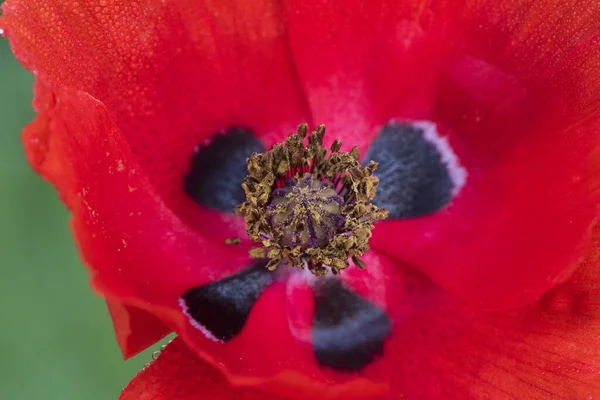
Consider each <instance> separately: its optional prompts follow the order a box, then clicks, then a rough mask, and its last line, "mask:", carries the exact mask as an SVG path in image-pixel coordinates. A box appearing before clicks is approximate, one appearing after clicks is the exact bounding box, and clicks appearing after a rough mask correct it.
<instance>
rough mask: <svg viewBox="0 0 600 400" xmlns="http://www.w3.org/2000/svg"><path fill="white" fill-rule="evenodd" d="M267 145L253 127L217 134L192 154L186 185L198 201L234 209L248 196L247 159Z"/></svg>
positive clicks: (224, 209)
mask: <svg viewBox="0 0 600 400" xmlns="http://www.w3.org/2000/svg"><path fill="white" fill-rule="evenodd" d="M264 150H265V148H264V146H263V144H262V143H261V142H260V140H259V139H258V138H257V137H256V136H254V134H253V133H252V131H250V130H249V129H246V128H240V127H232V128H228V129H226V130H225V131H224V132H223V133H221V134H216V135H215V136H214V137H213V138H212V140H211V142H210V143H209V144H208V145H206V146H199V148H198V149H197V151H196V152H195V153H194V155H193V156H192V160H191V163H190V170H189V173H188V174H187V175H186V176H185V177H184V179H183V189H184V190H185V192H186V193H187V194H188V195H190V196H191V197H192V198H193V199H194V200H196V202H198V203H199V204H201V205H203V206H205V207H208V208H212V209H214V210H217V211H221V212H228V213H233V209H234V208H235V207H236V206H238V205H239V204H241V203H242V202H244V200H245V199H246V196H245V195H244V190H243V189H242V182H243V181H244V178H245V177H246V175H247V174H248V167H247V165H248V164H247V161H246V159H247V158H248V157H250V156H251V155H252V153H254V152H257V153H261V152H264Z"/></svg>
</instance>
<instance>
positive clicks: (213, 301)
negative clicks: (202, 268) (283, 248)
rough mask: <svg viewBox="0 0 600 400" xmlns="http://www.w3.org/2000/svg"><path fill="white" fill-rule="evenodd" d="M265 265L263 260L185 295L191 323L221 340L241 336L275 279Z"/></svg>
mask: <svg viewBox="0 0 600 400" xmlns="http://www.w3.org/2000/svg"><path fill="white" fill-rule="evenodd" d="M265 266H266V262H265V261H262V260H261V261H258V262H257V263H255V264H254V265H253V266H251V267H249V268H248V269H246V270H244V271H242V272H240V273H238V274H236V275H232V276H230V277H227V278H225V279H222V280H220V281H216V282H211V283H209V284H207V285H204V286H199V287H196V288H193V289H190V290H188V291H187V292H185V294H184V295H183V296H182V297H181V302H182V303H181V305H182V307H183V309H184V311H185V312H186V314H187V315H188V317H189V318H191V319H192V324H193V325H195V326H196V327H198V328H200V329H201V330H206V331H208V332H209V333H210V335H212V336H213V337H214V338H215V339H218V340H221V341H227V340H230V339H232V338H233V337H234V336H236V335H237V334H239V333H240V332H241V330H242V328H243V327H244V324H245V323H246V320H247V319H248V316H249V315H250V310H251V309H252V307H253V306H254V303H256V300H257V299H258V296H259V295H260V294H261V293H262V291H263V290H264V289H265V288H266V287H267V286H268V285H269V284H271V283H272V282H273V280H274V277H275V274H274V273H273V272H271V271H269V270H268V269H267V268H265ZM198 325H199V326H198Z"/></svg>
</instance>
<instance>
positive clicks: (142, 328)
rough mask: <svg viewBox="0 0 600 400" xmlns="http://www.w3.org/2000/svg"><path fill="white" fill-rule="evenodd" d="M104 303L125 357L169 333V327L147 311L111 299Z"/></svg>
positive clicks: (132, 354)
mask: <svg viewBox="0 0 600 400" xmlns="http://www.w3.org/2000/svg"><path fill="white" fill-rule="evenodd" d="M106 305H107V306H108V312H109V313H110V316H111V318H112V321H113V325H114V327H115V332H116V334H117V342H118V343H119V346H120V347H121V352H122V353H123V357H124V358H126V359H127V358H129V357H133V356H135V355H136V354H137V353H139V352H140V351H142V350H144V349H146V348H147V347H149V346H151V345H153V344H154V343H156V342H158V341H159V340H160V339H162V338H163V337H165V336H166V335H168V334H169V333H171V329H169V328H168V327H167V326H166V325H165V324H164V323H163V322H162V321H161V320H159V319H158V318H156V317H155V316H154V315H152V314H150V313H149V312H147V311H144V310H142V309H139V308H137V307H132V306H128V305H125V304H120V303H118V302H116V301H111V300H107V302H106Z"/></svg>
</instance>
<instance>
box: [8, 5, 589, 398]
mask: <svg viewBox="0 0 600 400" xmlns="http://www.w3.org/2000/svg"><path fill="white" fill-rule="evenodd" d="M3 13H4V14H3V17H2V20H1V26H2V29H3V30H4V32H5V34H6V35H7V36H8V38H9V39H10V41H11V45H12V47H13V50H14V52H15V54H16V56H17V57H19V59H20V60H21V62H22V63H23V64H24V65H25V66H26V67H27V68H28V69H30V70H31V71H33V73H34V74H35V76H36V78H37V82H36V86H35V99H34V107H35V109H36V110H37V113H38V115H37V118H36V119H35V120H34V121H33V122H32V123H31V124H30V125H29V126H27V127H26V129H25V132H24V136H23V138H24V142H25V147H26V151H27V155H28V157H29V160H30V162H31V164H32V166H33V167H34V168H35V169H36V170H37V171H38V172H39V173H40V174H41V175H42V176H43V177H44V178H46V179H48V180H49V181H50V182H52V183H53V184H54V185H55V186H56V188H57V190H58V192H59V193H60V196H61V197H62V199H63V200H64V202H65V204H66V205H67V206H68V207H69V208H70V210H71V211H72V214H73V230H74V233H75V236H76V238H77V241H78V243H79V246H80V249H81V252H82V255H83V258H84V259H85V262H86V264H87V265H88V266H89V267H90V270H91V273H92V281H93V286H94V288H95V289H96V290H97V291H98V292H99V293H100V294H101V295H102V296H104V297H105V298H106V300H107V304H108V307H109V310H110V313H111V315H112V318H113V321H114V325H115V330H116V333H117V339H118V341H119V344H120V346H121V348H122V350H123V354H124V355H125V357H129V356H131V355H133V354H135V353H137V352H139V351H140V350H142V349H144V348H146V347H147V346H149V345H151V344H153V343H154V342H156V341H157V340H159V339H160V338H162V337H163V336H164V335H165V334H167V333H168V332H170V331H175V332H176V333H177V334H178V335H179V337H180V339H176V341H175V342H174V343H173V344H171V345H170V346H169V347H168V348H167V349H166V350H165V352H164V354H163V355H161V356H160V357H159V358H158V361H156V362H155V363H153V364H152V366H151V367H150V368H148V369H146V370H145V371H143V372H142V373H141V374H140V375H139V376H138V377H137V378H136V379H135V380H134V381H133V382H132V384H131V385H130V386H129V387H128V388H127V389H126V390H125V391H124V393H123V396H122V397H123V398H124V399H195V398H219V399H227V398H231V399H255V398H256V399H265V398H277V397H276V396H281V397H282V398H292V399H294V398H295V399H305V398H317V399H319V398H323V399H333V398H357V399H358V398H381V399H391V398H403V397H406V398H427V399H438V398H446V399H450V398H457V399H459V398H460V399H463V398H493V399H504V398H520V399H522V398H527V399H546V398H570V399H584V398H594V397H596V396H598V395H600V361H599V360H600V347H599V346H598V344H597V343H596V342H597V338H598V337H599V335H600V323H599V319H600V291H599V290H598V289H599V288H598V283H597V282H598V278H599V274H600V269H599V267H598V247H599V246H600V243H599V241H598V239H599V237H600V236H599V234H600V232H599V231H598V230H597V229H596V230H592V227H593V226H594V223H595V221H596V218H597V216H598V201H599V200H600V191H599V180H600V170H599V169H598V161H597V160H598V158H597V157H598V155H597V152H598V144H599V143H598V142H599V133H600V111H599V110H600V74H599V73H598V71H599V70H600V3H598V2H597V1H594V0H547V1H543V2H540V1H534V0H506V1H502V2H499V1H495V0H452V1H442V0H440V1H437V0H431V1H414V0H404V1H399V0H389V1H360V0H348V1H343V2H342V1H339V2H336V1H318V0H314V1H273V0H257V1H253V2H238V3H235V2H224V1H203V2H198V1H187V0H160V1H159V0H155V1H154V0H130V1H128V2H122V1H114V0H102V1H98V2H88V1H85V0H80V1H72V0H53V1H48V0H43V1H42V0H7V1H6V3H5V4H4V6H3ZM304 122H308V123H309V125H312V126H315V125H316V124H319V123H324V124H325V125H326V126H327V130H328V134H327V135H326V137H325V142H326V145H327V146H329V145H331V144H332V143H333V140H334V139H335V138H336V137H337V138H340V139H341V140H342V142H343V145H344V147H343V149H350V148H351V147H352V146H358V147H359V149H360V150H361V154H362V156H363V157H362V160H364V161H365V162H368V161H369V160H374V161H377V162H379V168H378V170H377V171H376V175H377V176H378V178H379V187H378V192H377V196H376V197H375V199H374V203H375V204H376V205H379V206H382V207H386V208H388V210H389V212H390V217H389V218H388V219H387V220H385V221H382V222H380V223H378V224H377V226H376V227H375V229H374V231H373V237H372V239H371V241H370V244H371V248H372V250H371V251H369V252H367V253H366V254H365V257H364V262H365V264H366V268H365V269H364V270H360V269H359V268H355V267H353V266H351V267H350V268H348V269H345V270H343V271H342V272H341V273H340V274H338V275H335V276H332V275H328V276H327V277H320V278H313V277H311V275H307V274H305V273H303V272H302V270H300V269H293V268H291V267H282V266H279V267H278V268H277V270H276V272H275V273H271V272H269V271H268V270H267V269H266V268H263V267H264V265H265V262H263V261H260V260H259V261H256V260H252V259H250V258H249V256H248V252H247V250H248V246H244V245H240V246H238V247H231V246H229V245H226V244H225V243H224V241H225V239H227V238H229V237H233V236H237V237H243V235H245V229H244V221H243V220H242V219H241V218H240V217H237V216H235V215H234V214H233V213H232V209H233V208H234V207H235V206H237V205H238V204H239V203H241V202H243V201H244V192H243V191H242V189H241V184H242V182H243V180H244V177H245V175H246V174H247V171H246V158H247V157H248V156H250V154H252V152H255V151H257V152H262V151H264V150H265V149H268V148H270V147H271V146H272V145H274V144H275V143H278V142H282V141H283V140H284V139H285V138H286V137H287V135H289V134H290V133H292V132H294V131H295V130H296V127H297V126H298V125H299V124H300V123H304ZM259 390H261V391H262V392H260V391H259ZM265 392H268V393H270V394H269V395H267V394H265ZM268 396H271V397H268Z"/></svg>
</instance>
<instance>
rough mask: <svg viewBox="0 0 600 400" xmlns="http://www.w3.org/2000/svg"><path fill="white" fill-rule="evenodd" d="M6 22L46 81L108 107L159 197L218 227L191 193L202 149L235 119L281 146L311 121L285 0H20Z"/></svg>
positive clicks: (25, 58)
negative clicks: (188, 182)
mask: <svg viewBox="0 0 600 400" xmlns="http://www.w3.org/2000/svg"><path fill="white" fill-rule="evenodd" d="M1 25H2V28H3V29H4V31H5V32H6V35H7V36H8V38H9V39H10V41H11V45H12V48H13V51H14V53H15V55H16V56H17V57H18V58H19V59H20V60H21V62H22V63H23V64H24V65H25V66H26V68H28V69H29V70H31V71H35V72H36V75H37V76H38V77H39V78H40V79H43V80H44V81H45V82H48V84H49V85H50V86H51V87H52V88H58V87H69V88H72V89H75V90H80V91H84V92H87V93H89V94H91V95H92V96H93V97H94V98H96V99H98V100H100V101H101V102H103V103H104V104H106V106H107V108H108V110H109V112H110V113H111V117H112V118H113V119H114V121H115V124H116V126H117V127H118V128H119V129H120V131H121V132H122V133H123V135H124V136H125V138H126V140H127V142H128V144H129V146H130V147H131V149H132V152H133V154H134V155H135V157H136V158H137V159H138V162H139V163H140V167H141V168H142V169H143V170H144V172H145V173H146V174H147V175H148V176H149V179H150V183H151V184H152V186H153V187H154V188H155V190H156V191H157V193H158V194H160V196H161V197H162V198H163V200H164V201H165V203H166V204H167V205H168V206H169V207H170V208H171V209H173V210H175V212H176V213H177V214H179V215H184V216H185V217H186V219H185V222H186V223H187V224H189V225H191V226H193V227H195V228H197V229H199V230H200V231H202V232H204V233H206V234H210V233H211V231H210V230H209V229H207V228H206V224H205V221H204V220H203V216H204V214H202V213H197V212H196V211H197V209H198V206H197V205H196V204H194V203H193V202H191V201H189V199H188V198H187V195H185V194H184V193H183V190H182V176H183V175H184V174H185V173H186V172H187V170H188V168H189V161H190V158H191V156H192V154H193V150H194V147H195V146H196V145H197V144H201V143H203V142H205V141H206V139H207V138H208V137H209V136H210V135H213V134H215V133H216V132H218V131H219V130H221V129H224V128H227V127H230V126H234V125H236V126H247V127H250V128H251V129H253V130H254V131H255V132H256V134H257V135H258V136H260V137H262V138H263V139H264V141H265V143H266V144H267V145H270V144H273V143H275V142H279V141H281V140H282V139H283V138H284V137H285V136H286V135H288V134H290V133H292V132H294V131H295V130H296V127H297V126H298V124H300V123H302V122H306V121H309V120H310V112H309V111H308V109H307V106H306V104H305V102H304V98H303V96H302V89H301V82H299V81H298V77H297V76H296V74H295V69H294V66H293V64H292V63H291V62H290V59H289V56H288V51H289V50H288V47H287V43H286V39H285V38H286V27H285V25H284V18H283V17H282V13H281V10H280V5H279V2H277V1H273V0H260V1H253V2H249V3H244V4H238V3H227V2H221V1H214V0H206V1H194V0H170V1H160V0H131V1H127V2H125V3H123V2H122V1H120V0H107V1H105V2H103V3H102V4H100V3H97V2H89V1H79V2H73V1H70V0H34V1H31V0H27V1H24V0H9V1H7V2H5V4H4V5H3V17H2V22H1Z"/></svg>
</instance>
